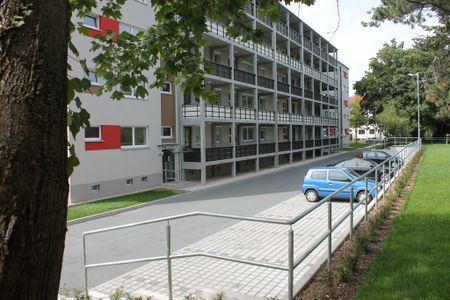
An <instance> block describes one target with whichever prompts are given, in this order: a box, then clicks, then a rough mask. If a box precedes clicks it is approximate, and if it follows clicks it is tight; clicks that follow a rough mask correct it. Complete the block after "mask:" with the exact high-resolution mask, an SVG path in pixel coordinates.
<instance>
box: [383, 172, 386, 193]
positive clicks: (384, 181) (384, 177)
mask: <svg viewBox="0 0 450 300" xmlns="http://www.w3.org/2000/svg"><path fill="white" fill-rule="evenodd" d="M384 194H386V167H385V165H384V164H383V201H384Z"/></svg>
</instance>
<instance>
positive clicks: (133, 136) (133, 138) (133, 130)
mask: <svg viewBox="0 0 450 300" xmlns="http://www.w3.org/2000/svg"><path fill="white" fill-rule="evenodd" d="M125 128H131V145H122V129H125ZM136 128H144V129H145V135H144V137H145V144H143V145H136ZM120 135H121V136H120V148H121V149H124V150H127V149H142V148H149V146H148V126H121V127H120Z"/></svg>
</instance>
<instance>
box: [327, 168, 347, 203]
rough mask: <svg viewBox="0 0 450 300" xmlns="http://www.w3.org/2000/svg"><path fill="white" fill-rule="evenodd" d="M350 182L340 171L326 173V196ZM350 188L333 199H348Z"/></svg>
mask: <svg viewBox="0 0 450 300" xmlns="http://www.w3.org/2000/svg"><path fill="white" fill-rule="evenodd" d="M350 181H351V179H350V177H349V176H348V175H347V174H345V173H344V172H342V171H340V170H330V171H328V185H327V194H328V195H330V194H332V193H334V192H335V191H337V190H338V189H340V188H342V187H343V186H344V185H346V184H347V183H349V182H350ZM349 197H350V187H347V188H345V189H344V190H343V191H341V192H339V193H338V194H337V195H336V196H334V198H349Z"/></svg>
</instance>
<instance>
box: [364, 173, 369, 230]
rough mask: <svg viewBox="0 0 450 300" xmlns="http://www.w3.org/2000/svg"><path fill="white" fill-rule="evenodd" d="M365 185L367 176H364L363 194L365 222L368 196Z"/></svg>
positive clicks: (365, 219)
mask: <svg viewBox="0 0 450 300" xmlns="http://www.w3.org/2000/svg"><path fill="white" fill-rule="evenodd" d="M367 185H368V180H367V176H366V178H365V179H364V195H365V197H364V221H366V222H367V199H368V197H369V195H368V188H367Z"/></svg>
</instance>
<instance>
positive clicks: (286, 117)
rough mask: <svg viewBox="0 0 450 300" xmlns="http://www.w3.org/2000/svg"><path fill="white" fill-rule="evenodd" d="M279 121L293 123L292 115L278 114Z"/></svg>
mask: <svg viewBox="0 0 450 300" xmlns="http://www.w3.org/2000/svg"><path fill="white" fill-rule="evenodd" d="M277 119H278V122H290V121H291V118H290V114H289V113H283V112H279V113H277Z"/></svg>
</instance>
